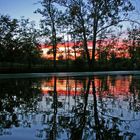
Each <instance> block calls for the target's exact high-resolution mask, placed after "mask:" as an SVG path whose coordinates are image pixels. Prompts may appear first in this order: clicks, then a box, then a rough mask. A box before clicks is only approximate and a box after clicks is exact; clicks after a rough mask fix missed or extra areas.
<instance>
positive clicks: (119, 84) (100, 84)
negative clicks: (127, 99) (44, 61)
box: [41, 76, 131, 96]
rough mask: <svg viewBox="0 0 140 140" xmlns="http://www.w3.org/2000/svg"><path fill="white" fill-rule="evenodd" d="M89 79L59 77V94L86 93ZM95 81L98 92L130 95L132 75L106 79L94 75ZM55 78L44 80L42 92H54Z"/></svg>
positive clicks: (57, 84)
mask: <svg viewBox="0 0 140 140" xmlns="http://www.w3.org/2000/svg"><path fill="white" fill-rule="evenodd" d="M87 82H88V79H84V80H83V79H82V80H80V79H78V80H75V79H74V78H73V79H72V78H65V79H62V78H58V79H57V81H56V89H57V93H58V95H80V94H82V93H86V87H87ZM94 83H95V88H96V93H97V94H100V92H102V94H103V95H104V96H106V95H108V94H110V95H113V96H116V95H128V94H129V90H130V89H129V87H130V84H131V76H129V77H128V76H127V77H123V78H122V77H121V76H117V77H114V78H113V77H111V76H108V77H106V78H104V79H102V78H99V77H97V76H96V77H94ZM53 86H54V79H53V78H52V79H51V80H49V81H43V82H42V86H41V89H42V92H43V94H48V93H50V92H52V93H53V90H54V87H53ZM89 93H90V94H91V93H92V87H91V85H90V92H89Z"/></svg>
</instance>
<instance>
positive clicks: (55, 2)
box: [0, 0, 140, 71]
mask: <svg viewBox="0 0 140 140" xmlns="http://www.w3.org/2000/svg"><path fill="white" fill-rule="evenodd" d="M39 3H40V4H41V6H42V7H41V8H38V9H37V10H36V11H35V13H36V14H41V15H42V19H41V20H40V29H37V28H36V26H35V23H34V22H33V21H30V20H29V19H24V18H22V19H20V20H18V19H11V18H10V17H9V16H7V15H1V16H0V31H1V34H0V62H10V63H11V64H12V63H16V62H18V63H25V64H27V65H28V67H29V68H31V67H32V64H36V63H38V64H42V60H43V59H42V58H41V49H40V39H41V38H42V37H43V38H45V42H44V43H45V44H47V45H49V46H52V48H51V50H50V52H52V54H53V62H51V63H50V65H53V71H57V68H58V62H57V57H56V56H57V53H58V49H59V48H58V43H60V42H61V43H67V44H68V42H69V41H71V42H74V46H73V50H74V53H75V61H74V62H71V60H70V59H69V55H70V50H69V45H67V46H66V49H65V55H66V56H67V57H66V58H67V60H66V62H65V63H66V67H67V68H69V66H70V65H71V64H76V66H77V64H78V65H80V64H84V65H85V66H87V68H86V70H89V71H93V70H97V69H101V70H102V69H106V70H108V69H110V68H111V67H112V66H114V65H115V64H116V63H118V64H117V66H116V67H117V68H120V65H124V64H123V63H125V65H126V66H124V67H125V68H128V67H129V65H131V66H132V68H139V65H140V64H139V40H140V31H139V24H135V23H133V24H132V26H131V28H129V29H128V30H127V31H126V32H127V36H125V37H123V39H122V40H123V44H124V48H125V47H126V46H127V47H126V48H128V49H127V51H128V52H126V53H129V57H128V58H127V59H126V58H125V57H121V58H117V56H116V52H115V51H118V52H119V51H121V50H114V48H113V47H114V46H115V45H116V44H117V43H119V41H120V33H121V29H122V28H123V27H122V25H121V23H123V22H126V21H129V19H128V15H129V12H131V11H133V10H134V9H135V7H134V6H133V4H132V2H131V0H108V1H106V0H100V1H98V0H42V1H40V2H39ZM124 25H125V24H124ZM118 30H120V32H119V31H118ZM114 32H115V34H114ZM60 34H61V36H60ZM62 34H63V35H62ZM64 36H65V37H64ZM66 36H67V39H65V38H66ZM89 40H90V41H92V46H91V49H90V50H89V48H88V41H89ZM105 40H107V43H105V45H103V44H104V43H103V42H104V41H105ZM77 42H82V44H81V48H82V54H81V57H79V58H77V57H76V51H77V48H78V47H79V46H77ZM96 55H98V59H96V57H97V56H96ZM46 61H48V62H49V60H46ZM46 61H44V60H43V62H45V63H44V64H46V63H47V62H46ZM120 62H121V64H120ZM62 64H63V63H62ZM102 67H103V68H102ZM117 68H116V69H117Z"/></svg>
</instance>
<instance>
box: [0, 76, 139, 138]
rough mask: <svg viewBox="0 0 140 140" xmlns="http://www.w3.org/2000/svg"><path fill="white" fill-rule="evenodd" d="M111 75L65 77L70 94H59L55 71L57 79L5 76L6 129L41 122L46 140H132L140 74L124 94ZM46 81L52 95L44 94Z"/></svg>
mask: <svg viewBox="0 0 140 140" xmlns="http://www.w3.org/2000/svg"><path fill="white" fill-rule="evenodd" d="M110 78H111V77H107V76H103V77H98V76H96V77H88V78H87V77H82V78H81V77H72V78H71V77H65V78H64V77H63V83H64V84H66V85H65V86H66V87H64V88H65V90H66V92H65V93H66V95H64V94H61V93H60V94H59V90H58V89H59V86H58V85H60V84H58V83H60V82H59V78H57V77H55V76H54V77H53V78H52V80H50V78H49V79H42V80H39V79H37V80H35V79H26V80H25V79H19V80H16V79H15V80H2V81H0V92H1V97H0V113H1V114H0V126H2V127H0V134H2V135H6V134H11V133H10V131H9V130H10V129H9V128H12V127H13V126H14V127H21V126H23V127H30V128H31V129H32V126H33V125H35V126H36V124H38V123H40V122H41V125H42V128H41V129H40V128H37V129H36V136H37V137H38V138H41V139H47V140H49V139H50V140H57V139H58V140H59V139H62V138H63V136H64V137H65V138H64V139H71V140H92V139H97V140H102V139H107V140H112V139H114V140H117V139H125V138H128V139H132V138H133V137H134V133H133V132H135V131H133V130H132V129H131V127H130V125H131V124H134V122H135V121H137V120H138V118H139V114H138V113H139V112H138V111H139V102H140V101H139V95H138V94H139V91H140V87H139V84H138V83H139V79H135V77H132V78H128V79H129V80H130V82H131V86H130V87H129V88H130V90H129V91H130V94H129V93H127V94H125V95H123V96H122V95H121V96H120V95H118V94H115V93H116V91H115V90H116V88H117V83H118V82H117V78H116V77H113V78H112V79H113V81H114V82H113V83H114V84H111V83H110V82H112V79H111V80H110ZM60 79H61V80H62V78H60ZM45 80H46V85H45V86H47V82H48V81H50V82H51V88H52V87H53V89H52V90H51V94H45V95H42V96H40V94H39V93H41V88H40V83H43V85H44V83H45ZM119 80H120V79H119ZM123 80H124V81H126V80H127V79H126V78H124V77H123V79H122V81H123ZM52 81H53V83H52ZM64 81H65V82H64ZM97 81H98V82H97ZM115 81H116V82H115ZM61 82H62V81H61ZM49 85H50V84H48V86H49ZM124 85H125V84H124ZM112 87H113V88H114V89H115V90H113V91H112V89H111V88H112ZM72 90H75V91H74V92H72ZM79 92H80V93H81V94H80V95H79ZM71 93H74V94H71ZM126 95H127V96H126ZM133 114H135V116H134V118H133ZM126 115H127V116H126ZM128 115H131V116H128ZM30 118H32V119H30ZM39 118H41V120H39V121H40V122H38V119H39ZM132 128H133V126H132ZM134 128H135V127H134Z"/></svg>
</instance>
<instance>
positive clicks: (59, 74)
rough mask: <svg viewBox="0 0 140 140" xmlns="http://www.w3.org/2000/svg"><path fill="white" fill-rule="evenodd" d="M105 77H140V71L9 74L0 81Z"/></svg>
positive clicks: (1, 75)
mask: <svg viewBox="0 0 140 140" xmlns="http://www.w3.org/2000/svg"><path fill="white" fill-rule="evenodd" d="M105 75H140V71H98V72H48V73H7V74H2V73H1V74H0V79H8V78H43V77H52V76H57V77H67V76H72V77H76V76H105Z"/></svg>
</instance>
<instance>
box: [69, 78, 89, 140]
mask: <svg viewBox="0 0 140 140" xmlns="http://www.w3.org/2000/svg"><path fill="white" fill-rule="evenodd" d="M89 88H90V79H89V80H88V83H87V89H86V92H85V93H84V102H83V103H82V104H78V105H77V106H76V108H75V109H74V113H75V116H74V119H72V120H71V122H70V132H71V137H70V139H71V140H81V139H82V136H83V130H84V127H85V124H86V116H87V105H88V94H89Z"/></svg>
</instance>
